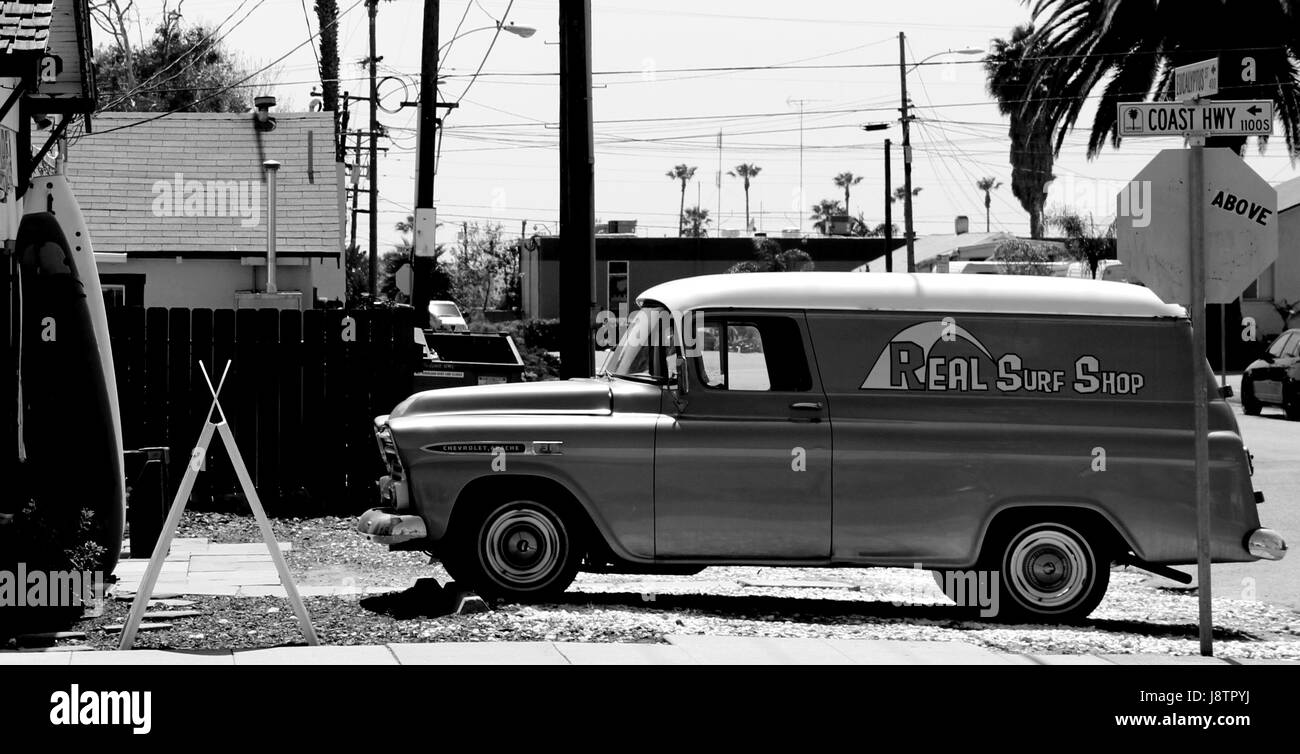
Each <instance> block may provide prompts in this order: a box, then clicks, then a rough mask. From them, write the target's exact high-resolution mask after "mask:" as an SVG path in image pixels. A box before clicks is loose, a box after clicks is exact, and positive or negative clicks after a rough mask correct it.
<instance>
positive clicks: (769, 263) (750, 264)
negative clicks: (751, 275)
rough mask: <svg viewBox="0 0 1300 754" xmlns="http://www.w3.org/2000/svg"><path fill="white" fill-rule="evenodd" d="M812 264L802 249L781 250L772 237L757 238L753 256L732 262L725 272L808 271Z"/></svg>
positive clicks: (810, 258) (809, 257)
mask: <svg viewBox="0 0 1300 754" xmlns="http://www.w3.org/2000/svg"><path fill="white" fill-rule="evenodd" d="M813 266H814V265H813V260H812V257H811V256H809V255H808V252H806V251H804V250H803V249H787V250H783V249H782V248H781V244H779V243H777V242H776V241H774V240H773V239H770V238H758V239H755V240H754V258H753V259H752V260H748V261H744V262H738V263H736V264H733V265H732V266H731V267H730V268H728V269H727V272H729V273H737V272H808V271H810V270H812V269H813Z"/></svg>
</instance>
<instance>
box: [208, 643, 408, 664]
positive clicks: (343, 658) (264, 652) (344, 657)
mask: <svg viewBox="0 0 1300 754" xmlns="http://www.w3.org/2000/svg"><path fill="white" fill-rule="evenodd" d="M234 658H235V664H236V665H396V664H397V659H396V658H395V657H394V656H393V653H392V651H390V650H389V648H388V647H386V646H360V647H337V646H317V647H271V648H269V649H245V650H239V651H237V652H235V653H234Z"/></svg>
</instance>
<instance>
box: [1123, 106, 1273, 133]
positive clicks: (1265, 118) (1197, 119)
mask: <svg viewBox="0 0 1300 754" xmlns="http://www.w3.org/2000/svg"><path fill="white" fill-rule="evenodd" d="M1118 107H1119V135H1120V136H1268V135H1269V134H1271V133H1273V103H1272V102H1271V101H1269V100H1262V99H1261V100H1215V101H1207V102H1121V103H1120V104H1119V106H1118Z"/></svg>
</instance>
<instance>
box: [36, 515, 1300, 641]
mask: <svg viewBox="0 0 1300 754" xmlns="http://www.w3.org/2000/svg"><path fill="white" fill-rule="evenodd" d="M273 525H274V528H275V531H276V535H277V537H279V538H280V539H281V540H288V541H292V542H293V545H294V549H293V551H292V552H291V554H290V556H289V564H290V567H291V568H292V569H293V571H294V573H295V575H296V576H297V578H298V579H299V583H302V584H319V585H325V584H344V585H353V586H371V587H380V586H387V587H392V588H396V589H399V590H402V591H397V592H394V593H392V594H386V595H377V596H369V597H339V598H309V599H308V600H307V605H308V610H309V611H310V613H311V615H312V620H313V622H314V623H315V625H316V629H317V632H318V633H319V635H320V637H321V640H322V641H323V642H325V643H327V644H379V643H385V642H434V641H594V642H662V641H664V637H665V636H666V635H668V634H703V635H713V636H773V637H814V638H847V639H854V638H856V639H911V640H923V641H925V640H930V641H963V642H967V643H970V644H975V645H978V646H982V647H987V648H989V649H992V650H996V651H1004V652H1019V653H1035V654H1045V653H1060V654H1086V653H1093V654H1136V653H1154V654H1163V655H1195V654H1198V653H1199V645H1198V642H1197V630H1196V617H1197V600H1196V592H1195V590H1186V589H1164V588H1158V587H1156V586H1154V585H1153V584H1152V583H1150V582H1151V580H1150V579H1149V577H1148V576H1147V575H1146V574H1144V573H1142V572H1140V571H1132V570H1127V569H1116V570H1115V571H1114V572H1112V574H1111V586H1110V590H1109V592H1108V593H1107V597H1106V599H1105V601H1104V602H1102V604H1101V605H1100V607H1098V609H1097V610H1096V611H1095V612H1094V613H1093V615H1092V617H1091V618H1090V619H1089V620H1088V621H1087V622H1086V623H1085V624H1083V625H1080V626H1073V627H1057V626H1046V625H1027V624H1025V625H1020V624H998V623H986V622H982V621H979V620H975V619H973V617H972V616H971V615H970V614H969V613H968V612H966V611H964V610H962V609H960V608H957V607H954V606H952V605H951V604H950V603H949V602H948V601H947V599H946V598H945V597H944V596H943V594H942V593H941V592H939V590H938V589H937V588H936V586H935V584H934V581H933V580H932V578H931V577H930V575H929V574H928V573H927V572H924V571H919V570H909V569H896V568H895V569H834V570H832V569H812V568H800V569H790V568H757V567H749V568H738V567H729V568H710V569H707V570H705V571H704V572H703V573H700V574H699V575H697V576H691V577H676V576H625V575H611V574H581V575H579V577H578V580H577V581H576V582H575V583H574V585H573V587H572V588H571V589H570V591H569V592H568V593H567V594H566V595H565V599H564V600H562V601H560V602H558V603H556V604H548V605H534V606H523V605H498V606H497V607H496V609H494V610H493V611H491V612H488V613H481V614H476V615H464V616H441V617H439V616H436V615H434V616H431V615H425V614H422V613H425V612H429V611H430V602H429V600H428V599H427V597H426V596H425V595H424V594H423V593H418V592H417V591H416V590H414V589H409V587H411V585H412V584H414V582H415V580H416V579H418V578H425V577H429V576H433V577H436V578H438V579H439V580H441V581H446V574H445V572H443V571H442V569H441V568H440V567H439V566H437V565H436V564H434V565H429V564H428V563H427V558H426V557H425V556H423V555H420V554H418V553H390V552H388V551H387V550H386V549H385V548H383V547H380V546H376V545H372V544H370V543H369V542H368V541H366V540H365V539H364V538H363V537H360V536H359V535H357V534H355V533H354V532H353V530H352V522H351V520H350V519H341V518H317V519H284V520H277V521H275V522H273ZM178 536H186V537H208V538H209V539H211V540H212V541H214V542H255V541H260V540H259V537H258V535H257V530H256V525H255V524H254V522H253V520H252V519H251V518H250V517H237V516H230V515H227V514H205V513H198V514H191V513H187V514H186V517H185V519H184V520H183V522H182V526H181V529H180V532H179V534H178ZM186 599H187V600H189V601H192V602H193V603H194V604H193V605H192V606H184V607H183V609H186V610H198V611H200V612H202V613H203V614H202V615H200V616H197V617H193V618H184V619H178V620H175V621H173V628H170V629H166V630H161V631H150V632H142V633H141V634H139V636H138V638H137V641H136V646H137V647H155V648H208V649H211V648H232V649H240V648H251V647H265V646H275V645H279V644H290V643H296V642H300V641H301V638H302V637H301V635H300V634H299V632H298V626H297V623H296V621H295V619H294V615H293V611H292V609H291V608H290V607H289V604H288V602H287V601H285V600H283V599H277V598H229V597H187V598H186ZM129 607H130V603H129V602H126V601H116V600H110V601H109V603H108V605H107V606H106V610H105V613H104V615H103V616H101V617H99V618H94V619H88V620H83V621H82V622H81V623H80V624H79V625H78V626H76V627H75V629H76V630H80V631H85V632H86V634H87V638H86V639H85V640H84V641H73V642H61V643H60V644H61V646H67V645H69V644H85V645H89V646H93V647H96V648H101V649H108V648H114V647H115V646H116V641H117V634H116V633H112V632H109V631H105V630H104V626H107V625H111V624H120V623H122V622H123V621H124V620H125V618H126V614H127V611H128V609H129ZM171 609H176V608H171ZM1214 618H1215V652H1216V654H1217V655H1220V656H1224V657H1236V658H1265V659H1278V658H1286V659H1300V614H1297V613H1295V612H1292V611H1290V610H1286V609H1283V608H1278V607H1274V606H1271V605H1268V604H1265V603H1263V602H1259V601H1246V600H1234V599H1222V598H1219V599H1215V601H1214Z"/></svg>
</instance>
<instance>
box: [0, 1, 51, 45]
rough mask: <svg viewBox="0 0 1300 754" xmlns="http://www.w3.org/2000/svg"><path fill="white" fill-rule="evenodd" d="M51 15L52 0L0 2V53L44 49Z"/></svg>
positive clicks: (48, 33) (48, 37) (48, 34)
mask: <svg viewBox="0 0 1300 754" xmlns="http://www.w3.org/2000/svg"><path fill="white" fill-rule="evenodd" d="M53 15H54V0H32V2H26V3H11V2H0V54H7V53H11V52H29V51H32V50H35V51H36V52H44V51H45V46H46V44H47V43H48V42H49V40H50V19H51V18H52V17H53Z"/></svg>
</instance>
